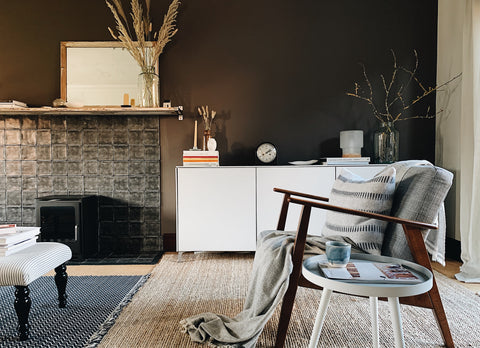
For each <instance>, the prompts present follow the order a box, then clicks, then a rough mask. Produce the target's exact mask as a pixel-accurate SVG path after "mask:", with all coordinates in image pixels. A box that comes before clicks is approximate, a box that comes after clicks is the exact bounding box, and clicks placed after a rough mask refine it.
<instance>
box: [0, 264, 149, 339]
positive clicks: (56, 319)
mask: <svg viewBox="0 0 480 348" xmlns="http://www.w3.org/2000/svg"><path fill="white" fill-rule="evenodd" d="M67 271H68V270H67ZM146 279H147V277H146V276H143V277H142V276H73V277H69V278H68V284H67V295H68V299H67V307H66V308H58V301H57V296H58V294H57V288H56V286H55V282H54V280H53V277H41V278H39V279H37V280H35V281H34V282H33V283H31V284H30V286H29V288H30V297H31V300H32V306H31V309H30V316H29V323H30V335H29V339H28V340H27V341H18V338H17V337H18V335H17V330H16V327H17V324H18V319H17V315H16V313H15V310H14V307H13V302H14V300H15V295H14V292H15V288H14V287H11V286H9V287H1V288H0V304H1V311H0V327H1V329H0V347H9V348H12V347H41V348H46V347H48V348H54V347H55V348H57V347H58V348H66V347H69V348H73V347H79V348H80V347H96V346H97V345H98V342H100V340H101V339H102V337H103V336H104V335H105V333H106V332H107V331H108V329H109V328H110V327H111V326H112V325H113V323H114V321H115V319H116V318H117V317H118V315H119V314H120V312H121V310H122V309H123V308H124V307H125V306H126V305H127V303H128V302H129V301H130V299H131V298H132V296H133V295H134V294H135V292H136V291H137V290H138V289H139V288H140V286H142V284H144V283H145V281H146Z"/></svg>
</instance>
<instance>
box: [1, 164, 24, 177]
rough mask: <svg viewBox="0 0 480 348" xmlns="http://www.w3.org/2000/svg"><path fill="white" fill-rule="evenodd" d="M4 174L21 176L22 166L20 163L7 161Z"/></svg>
mask: <svg viewBox="0 0 480 348" xmlns="http://www.w3.org/2000/svg"><path fill="white" fill-rule="evenodd" d="M5 174H6V175H7V176H10V175H21V174H22V164H21V162H20V161H7V163H5Z"/></svg>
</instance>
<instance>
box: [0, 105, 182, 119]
mask: <svg viewBox="0 0 480 348" xmlns="http://www.w3.org/2000/svg"><path fill="white" fill-rule="evenodd" d="M0 115H59V116H60V115H160V116H167V117H168V116H175V117H178V119H179V120H183V106H173V107H169V108H163V107H162V108H140V107H120V106H98V107H97V106H85V107H80V108H70V107H60V108H54V107H48V106H44V107H32V108H0Z"/></svg>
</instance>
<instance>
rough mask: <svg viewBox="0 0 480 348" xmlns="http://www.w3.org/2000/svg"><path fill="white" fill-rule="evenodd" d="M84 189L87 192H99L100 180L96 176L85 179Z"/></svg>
mask: <svg viewBox="0 0 480 348" xmlns="http://www.w3.org/2000/svg"><path fill="white" fill-rule="evenodd" d="M83 182H84V188H85V190H86V191H90V192H97V191H98V179H97V177H96V176H85V177H84V180H83Z"/></svg>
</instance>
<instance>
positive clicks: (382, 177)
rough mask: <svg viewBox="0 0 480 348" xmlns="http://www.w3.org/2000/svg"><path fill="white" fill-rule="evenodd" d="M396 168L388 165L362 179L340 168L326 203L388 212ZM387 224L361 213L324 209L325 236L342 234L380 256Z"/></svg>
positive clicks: (372, 211)
mask: <svg viewBox="0 0 480 348" xmlns="http://www.w3.org/2000/svg"><path fill="white" fill-rule="evenodd" d="M395 173H396V171H395V168H393V167H387V168H385V169H384V170H383V171H381V172H380V173H378V174H377V175H376V176H375V177H373V178H372V179H369V180H365V179H363V178H362V177H360V176H358V175H356V174H353V173H352V172H350V171H349V170H347V169H343V170H342V172H341V173H340V175H339V176H338V177H337V179H336V180H335V183H334V184H333V187H332V191H331V193H330V198H329V203H330V204H332V205H337V206H340V207H345V208H349V209H356V210H362V211H368V212H371V213H377V214H386V215H389V214H390V210H391V208H392V202H393V194H394V191H395ZM386 225H387V223H386V222H384V221H380V220H376V219H369V218H366V217H362V216H355V215H351V214H343V213H337V212H333V211H327V214H326V221H325V225H324V227H323V230H322V235H324V236H344V237H348V238H350V239H351V240H353V241H354V242H355V243H356V244H357V246H358V247H360V248H361V249H362V250H363V251H365V252H367V253H370V254H374V255H380V254H381V250H382V244H383V239H384V232H385V228H386Z"/></svg>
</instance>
